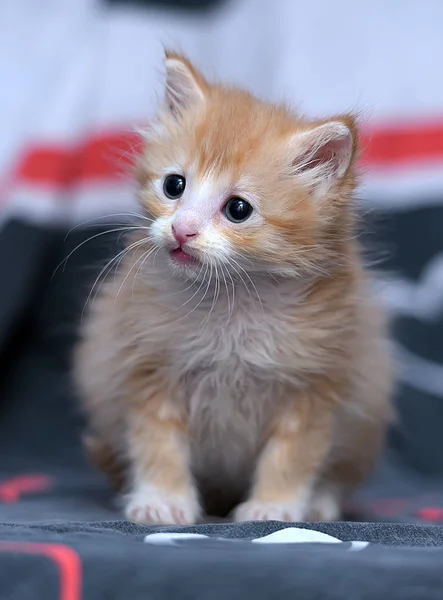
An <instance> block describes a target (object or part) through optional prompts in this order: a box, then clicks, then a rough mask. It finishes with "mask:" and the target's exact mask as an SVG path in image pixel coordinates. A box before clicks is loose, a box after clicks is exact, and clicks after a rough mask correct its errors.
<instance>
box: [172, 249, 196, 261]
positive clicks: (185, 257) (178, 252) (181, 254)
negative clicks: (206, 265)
mask: <svg viewBox="0 0 443 600" xmlns="http://www.w3.org/2000/svg"><path fill="white" fill-rule="evenodd" d="M169 255H170V256H171V258H172V259H173V260H174V261H177V262H179V263H181V264H184V265H192V264H195V263H196V262H197V260H196V259H195V258H194V257H193V256H191V255H190V254H187V253H186V252H185V251H184V250H183V248H182V247H181V246H179V247H178V248H175V250H171V252H170V253H169Z"/></svg>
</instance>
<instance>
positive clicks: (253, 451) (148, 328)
mask: <svg viewBox="0 0 443 600" xmlns="http://www.w3.org/2000/svg"><path fill="white" fill-rule="evenodd" d="M144 135H145V138H146V149H145V152H144V153H143V156H142V158H141V160H140V164H139V170H138V174H139V181H140V205H141V209H142V214H140V218H139V219H138V221H137V223H136V224H135V226H136V230H135V233H134V235H132V237H131V239H130V240H129V243H128V246H127V249H126V254H125V257H124V260H123V262H122V265H121V268H120V270H119V273H118V276H117V278H115V279H111V280H109V281H108V282H107V283H106V284H105V285H104V286H103V291H102V292H101V294H100V297H99V298H98V300H97V301H96V302H95V304H94V306H93V309H92V312H91V318H90V319H89V321H88V323H87V325H86V327H85V329H84V332H83V334H84V335H83V339H82V341H81V343H80V345H79V348H78V352H77V357H76V376H77V381H78V385H79V390H80V394H81V397H82V400H83V406H84V409H85V411H86V414H87V417H88V422H89V431H88V438H87V439H88V442H87V448H88V450H89V452H90V454H91V456H92V459H93V460H94V462H95V463H96V464H97V465H98V466H99V467H100V468H102V469H104V470H105V471H106V472H108V473H109V475H110V476H111V478H112V479H113V480H114V482H115V483H116V485H117V487H120V488H121V487H123V488H124V489H125V490H126V492H127V495H126V496H125V511H126V515H127V517H128V518H129V519H131V520H133V521H136V522H142V523H181V524H185V523H194V522H196V521H198V520H199V519H201V518H202V516H203V515H204V513H209V514H219V515H226V514H228V513H229V512H230V511H233V512H232V515H233V517H234V518H235V519H237V520H250V519H280V520H286V521H304V520H308V519H318V520H332V519H336V518H338V517H339V516H340V514H341V510H342V506H343V502H344V500H345V499H346V497H347V495H348V494H349V493H350V492H351V491H352V490H353V489H354V487H355V486H356V485H357V484H358V483H359V482H360V481H361V480H362V479H363V478H364V477H365V476H366V475H367V473H368V472H369V471H370V469H371V468H372V466H373V464H374V461H375V460H376V458H377V455H378V452H379V449H380V446H381V443H382V440H383V435H384V431H385V427H386V423H387V421H388V419H389V416H390V402H389V397H390V391H391V384H392V376H391V360H390V353H389V347H388V343H387V338H386V332H385V323H384V318H383V315H382V313H381V311H380V309H379V307H378V306H377V302H376V301H375V300H374V299H373V297H372V294H371V286H370V280H369V277H368V274H367V272H366V270H365V269H364V267H363V263H362V260H361V258H360V249H359V246H358V243H357V241H356V239H355V232H354V217H353V208H352V203H353V194H354V189H355V185H356V167H355V162H356V158H357V151H358V129H357V126H356V123H355V121H354V119H353V117H352V116H350V115H345V116H337V117H333V118H331V119H324V120H319V121H309V120H307V119H304V118H302V117H301V116H299V115H297V114H294V113H293V112H291V110H289V109H288V108H286V107H284V106H274V105H271V104H267V103H265V102H262V101H260V100H257V99H256V98H254V97H253V96H251V95H250V94H248V93H246V92H245V91H242V90H238V89H230V88H227V87H223V86H220V85H215V84H210V83H208V82H207V81H206V80H205V78H204V77H203V76H202V75H201V74H200V73H199V72H198V71H197V70H196V69H195V67H194V66H193V65H191V63H190V62H189V61H188V60H187V59H186V58H184V57H182V56H179V55H176V54H167V56H166V96H165V102H164V104H163V105H162V107H161V108H160V110H159V114H158V118H157V119H156V120H155V121H154V122H153V123H152V125H151V127H150V128H149V130H148V131H146V132H144ZM171 175H179V176H180V177H182V178H183V179H182V182H185V184H183V185H185V187H184V191H183V189H182V191H181V192H179V193H177V197H175V198H171V197H168V196H170V195H171V194H168V193H166V190H167V188H166V187H165V185H166V184H165V182H167V180H168V177H169V176H171ZM231 199H234V203H235V202H237V204H235V206H236V208H237V209H239V208H240V209H242V210H243V209H244V208H245V203H246V208H247V209H248V211H249V212H248V214H247V216H246V218H244V219H243V218H242V219H241V220H238V219H233V217H232V214H231V213H230V212H229V210H230V209H229V205H228V202H229V201H230V200H231ZM238 199H240V201H241V203H242V204H240V205H239V204H238ZM238 214H240V213H238V212H236V213H234V215H238ZM242 214H243V213H242ZM177 253H178V254H177ZM178 255H180V260H179V259H178V258H177V257H178Z"/></svg>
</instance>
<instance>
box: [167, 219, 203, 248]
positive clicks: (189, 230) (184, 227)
mask: <svg viewBox="0 0 443 600" xmlns="http://www.w3.org/2000/svg"><path fill="white" fill-rule="evenodd" d="M172 233H173V234H174V237H175V239H176V240H177V242H178V243H179V244H185V243H186V242H188V241H189V240H190V239H191V238H193V237H195V236H196V235H198V231H197V228H196V227H192V226H191V225H189V224H185V223H182V224H180V223H176V224H174V225H172Z"/></svg>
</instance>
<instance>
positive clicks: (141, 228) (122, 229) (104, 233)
mask: <svg viewBox="0 0 443 600" xmlns="http://www.w3.org/2000/svg"><path fill="white" fill-rule="evenodd" d="M132 229H139V230H148V228H147V227H135V226H129V227H120V228H116V229H115V228H114V229H108V230H107V231H101V232H100V233H96V234H95V235H93V236H91V237H89V238H88V239H87V240H83V242H80V244H78V245H77V246H76V247H75V248H74V250H71V252H70V253H69V254H68V256H66V258H64V259H63V260H62V261H61V263H60V264H59V265H58V266H57V268H56V269H55V271H54V273H53V275H52V278H54V276H55V275H56V273H57V272H58V270H59V269H60V267H61V266H62V265H64V267H63V271H64V270H65V268H66V263H67V262H68V260H69V259H70V258H71V256H72V255H73V254H74V252H77V250H79V249H80V248H81V247H82V246H84V245H85V244H87V243H88V242H92V240H94V239H97V238H99V237H101V236H103V235H107V234H109V233H115V232H117V231H131V230H132Z"/></svg>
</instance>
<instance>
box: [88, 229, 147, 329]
mask: <svg viewBox="0 0 443 600" xmlns="http://www.w3.org/2000/svg"><path fill="white" fill-rule="evenodd" d="M146 241H147V240H144V239H143V240H138V241H137V242H134V243H132V244H130V245H129V246H128V247H127V248H123V250H121V251H120V252H119V253H118V254H117V255H116V256H114V257H113V258H111V260H109V261H108V262H107V263H106V265H105V266H104V267H103V268H102V269H101V271H100V273H99V274H98V275H97V277H96V279H95V281H94V283H93V284H92V287H91V290H90V291H89V294H88V297H87V299H86V302H85V304H84V306H83V310H82V313H81V319H82V320H83V316H84V312H85V310H86V308H87V306H88V305H89V304H90V303H91V306H92V304H93V303H94V302H95V299H96V298H97V295H98V293H99V291H100V289H101V286H102V285H103V282H104V281H105V279H106V276H107V275H108V273H109V272H110V271H111V269H112V266H113V264H114V263H115V262H116V261H118V260H119V258H120V262H121V260H122V259H123V258H124V257H125V256H126V254H129V252H131V251H132V250H134V249H135V248H137V247H138V246H141V245H143V244H144V243H146ZM120 262H119V264H120ZM100 279H101V282H100ZM99 282H100V285H99V286H98V288H97V289H96V286H97V284H98V283H99ZM95 290H96V293H95V295H94V298H93V300H92V302H91V297H92V294H93V293H94V291H95Z"/></svg>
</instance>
